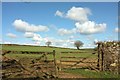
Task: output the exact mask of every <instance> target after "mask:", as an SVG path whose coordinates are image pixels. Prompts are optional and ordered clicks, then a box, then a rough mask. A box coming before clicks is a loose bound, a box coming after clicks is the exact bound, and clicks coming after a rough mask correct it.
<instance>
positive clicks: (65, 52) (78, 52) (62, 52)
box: [61, 52, 81, 54]
mask: <svg viewBox="0 0 120 80" xmlns="http://www.w3.org/2000/svg"><path fill="white" fill-rule="evenodd" d="M61 53H72V54H73V53H81V52H61Z"/></svg>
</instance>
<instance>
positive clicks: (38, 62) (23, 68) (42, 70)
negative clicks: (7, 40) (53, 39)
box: [2, 50, 58, 79]
mask: <svg viewBox="0 0 120 80" xmlns="http://www.w3.org/2000/svg"><path fill="white" fill-rule="evenodd" d="M12 53H15V54H38V56H39V55H40V57H39V58H35V59H34V58H32V59H28V58H26V57H24V58H21V59H13V58H9V57H6V56H5V55H6V54H12ZM2 55H3V60H2V63H3V64H2V67H3V69H2V70H3V73H2V75H3V77H6V76H8V75H9V76H13V75H14V76H17V75H19V76H20V75H21V77H23V76H22V75H24V77H27V76H28V77H39V78H48V79H49V78H57V76H58V70H57V64H56V57H55V55H56V54H55V50H53V51H52V52H28V51H3V53H2ZM25 60H28V61H27V63H26V62H24V61H25ZM9 68H10V69H9ZM6 69H9V70H10V71H9V70H6ZM12 69H13V71H11V70H12ZM4 71H5V72H4Z"/></svg>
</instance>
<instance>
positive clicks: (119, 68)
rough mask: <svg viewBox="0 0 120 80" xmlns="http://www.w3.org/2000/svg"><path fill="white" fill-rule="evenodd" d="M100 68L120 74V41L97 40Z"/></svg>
mask: <svg viewBox="0 0 120 80" xmlns="http://www.w3.org/2000/svg"><path fill="white" fill-rule="evenodd" d="M98 45H99V47H98V50H99V51H98V53H99V54H100V56H99V59H100V68H101V70H102V71H110V72H114V73H115V74H118V73H119V74H120V42H115V41H113V42H99V43H98Z"/></svg>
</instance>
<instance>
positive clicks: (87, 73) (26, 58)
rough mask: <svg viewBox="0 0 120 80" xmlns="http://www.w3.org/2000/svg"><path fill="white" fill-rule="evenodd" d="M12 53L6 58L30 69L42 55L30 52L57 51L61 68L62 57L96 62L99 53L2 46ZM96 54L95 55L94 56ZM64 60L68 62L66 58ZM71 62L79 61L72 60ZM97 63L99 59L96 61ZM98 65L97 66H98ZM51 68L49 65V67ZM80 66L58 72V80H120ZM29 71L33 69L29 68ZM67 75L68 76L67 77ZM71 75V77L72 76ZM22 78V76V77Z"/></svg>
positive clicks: (44, 47) (111, 75) (39, 47)
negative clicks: (104, 79) (93, 79)
mask: <svg viewBox="0 0 120 80" xmlns="http://www.w3.org/2000/svg"><path fill="white" fill-rule="evenodd" d="M5 50H8V51H11V52H10V53H8V54H5V55H4V56H5V57H7V58H9V59H15V60H21V62H22V64H24V66H25V67H27V68H28V67H29V66H30V64H31V61H33V60H34V61H35V60H36V59H38V58H40V57H41V56H42V54H30V52H52V51H53V50H55V59H56V62H57V65H58V67H59V65H60V60H61V56H62V57H68V56H69V57H72V56H74V57H82V58H89V60H92V61H93V60H94V59H96V58H97V51H95V50H94V49H80V50H77V49H69V48H59V47H46V46H25V45H2V51H5ZM12 51H17V53H12ZM21 51H27V52H28V53H29V54H26V53H25V54H21ZM61 52H78V53H79V54H74V53H72V54H66V53H62V54H61ZM93 53H94V54H93ZM53 58H54V57H53V56H52V54H50V55H47V60H52V59H53ZM64 60H67V58H65V59H64ZM71 60H78V59H76V58H75V59H73V58H72V59H71ZM96 62H97V59H96ZM85 65H86V64H85ZM96 65H97V64H96ZM48 66H49V65H48ZM81 66H82V65H80V68H73V69H69V68H68V69H65V68H63V69H62V71H58V78H101V77H102V78H118V77H119V76H118V75H115V74H112V73H109V72H99V71H96V70H94V69H90V68H89V67H87V66H86V67H84V66H82V67H81ZM29 69H31V68H30V67H29ZM12 70H14V68H12ZM3 72H7V69H5V70H3ZM65 75H67V76H65ZM70 75H71V76H70ZM11 77H12V78H14V77H15V76H9V78H11ZM21 77H22V76H21ZM24 77H25V76H24ZM33 77H34V76H33Z"/></svg>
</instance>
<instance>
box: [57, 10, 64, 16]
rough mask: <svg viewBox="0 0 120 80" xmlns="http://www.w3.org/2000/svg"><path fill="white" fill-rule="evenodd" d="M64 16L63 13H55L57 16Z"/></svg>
mask: <svg viewBox="0 0 120 80" xmlns="http://www.w3.org/2000/svg"><path fill="white" fill-rule="evenodd" d="M63 14H64V13H63V12H61V11H59V10H57V11H56V13H55V16H60V17H63V16H64V15H63Z"/></svg>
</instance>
